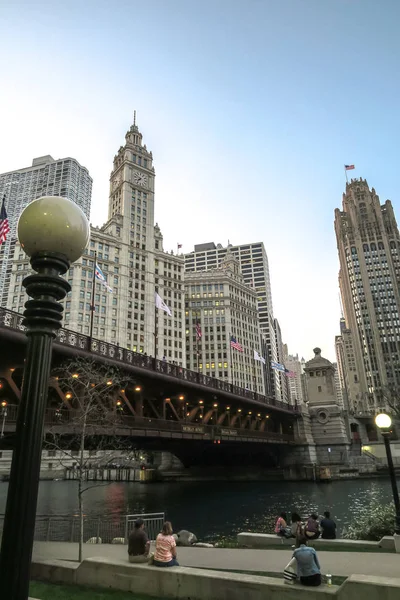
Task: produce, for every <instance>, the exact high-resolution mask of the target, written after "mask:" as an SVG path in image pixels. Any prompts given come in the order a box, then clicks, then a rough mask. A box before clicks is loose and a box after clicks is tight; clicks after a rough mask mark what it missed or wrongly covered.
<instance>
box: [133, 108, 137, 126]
mask: <svg viewBox="0 0 400 600" xmlns="http://www.w3.org/2000/svg"><path fill="white" fill-rule="evenodd" d="M133 126H134V127H136V110H134V111H133Z"/></svg>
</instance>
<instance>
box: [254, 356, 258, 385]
mask: <svg viewBox="0 0 400 600" xmlns="http://www.w3.org/2000/svg"><path fill="white" fill-rule="evenodd" d="M254 391H255V392H256V393H257V375H256V359H255V358H254Z"/></svg>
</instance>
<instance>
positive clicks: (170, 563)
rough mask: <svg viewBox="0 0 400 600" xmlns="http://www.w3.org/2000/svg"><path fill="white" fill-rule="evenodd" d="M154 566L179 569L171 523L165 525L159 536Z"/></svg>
mask: <svg viewBox="0 0 400 600" xmlns="http://www.w3.org/2000/svg"><path fill="white" fill-rule="evenodd" d="M153 564H154V566H155V567H179V563H178V561H177V560H176V542H175V538H174V537H173V536H172V525H171V523H170V522H169V521H166V522H165V523H164V525H163V528H162V531H161V533H159V534H158V536H157V539H156V551H155V554H154V562H153Z"/></svg>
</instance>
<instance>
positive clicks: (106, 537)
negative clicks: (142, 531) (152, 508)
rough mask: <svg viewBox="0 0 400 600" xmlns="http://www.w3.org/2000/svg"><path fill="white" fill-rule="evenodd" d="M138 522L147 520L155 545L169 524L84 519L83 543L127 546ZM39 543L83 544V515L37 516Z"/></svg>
mask: <svg viewBox="0 0 400 600" xmlns="http://www.w3.org/2000/svg"><path fill="white" fill-rule="evenodd" d="M136 519H143V521H144V523H145V528H146V532H147V535H148V537H149V539H150V540H151V541H154V540H155V539H156V537H157V535H158V533H160V531H161V528H162V525H163V523H164V521H165V514H164V513H161V512H160V513H151V514H143V515H139V514H137V515H115V516H114V515H112V516H108V515H105V516H101V517H92V516H87V515H85V516H84V518H83V541H84V542H88V541H89V540H92V541H93V543H96V541H100V540H101V541H102V543H103V544H111V543H112V541H113V540H114V539H115V538H120V540H121V541H122V540H124V543H125V544H126V543H127V540H128V536H129V534H130V532H131V531H132V529H133V524H134V522H135V521H136ZM3 525H4V515H0V538H1V534H2V532H3ZM34 540H35V542H75V543H77V542H79V515H77V514H75V515H37V516H36V523H35V538H34Z"/></svg>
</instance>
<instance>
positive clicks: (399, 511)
mask: <svg viewBox="0 0 400 600" xmlns="http://www.w3.org/2000/svg"><path fill="white" fill-rule="evenodd" d="M375 423H376V426H377V427H378V428H379V430H380V432H381V434H382V437H383V441H384V443H385V450H386V456H387V462H388V467H389V476H390V483H391V484H392V493H393V501H394V507H395V511H396V521H395V534H396V535H400V500H399V490H398V488H397V481H396V473H395V470H394V466H393V458H392V451H391V448H390V433H391V431H390V426H391V424H392V419H391V418H390V417H389V415H386V414H384V413H382V414H380V415H377V416H376V417H375Z"/></svg>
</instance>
